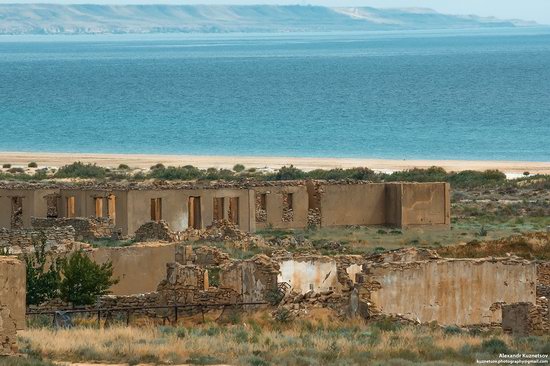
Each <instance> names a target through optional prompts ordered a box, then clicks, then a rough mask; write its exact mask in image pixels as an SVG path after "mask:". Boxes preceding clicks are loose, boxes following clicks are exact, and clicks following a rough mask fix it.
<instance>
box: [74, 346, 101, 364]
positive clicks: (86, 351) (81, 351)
mask: <svg viewBox="0 0 550 366" xmlns="http://www.w3.org/2000/svg"><path fill="white" fill-rule="evenodd" d="M74 354H75V356H76V357H77V358H78V359H79V360H82V361H100V360H101V355H100V354H99V353H98V352H97V351H96V350H95V349H93V348H92V347H87V346H84V347H79V348H77V349H76V350H75V351H74Z"/></svg>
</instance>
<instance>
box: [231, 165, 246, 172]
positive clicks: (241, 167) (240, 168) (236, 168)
mask: <svg viewBox="0 0 550 366" xmlns="http://www.w3.org/2000/svg"><path fill="white" fill-rule="evenodd" d="M245 169H246V168H245V166H244V165H242V164H235V165H234V166H233V171H235V172H237V173H240V172H242V171H244V170H245Z"/></svg>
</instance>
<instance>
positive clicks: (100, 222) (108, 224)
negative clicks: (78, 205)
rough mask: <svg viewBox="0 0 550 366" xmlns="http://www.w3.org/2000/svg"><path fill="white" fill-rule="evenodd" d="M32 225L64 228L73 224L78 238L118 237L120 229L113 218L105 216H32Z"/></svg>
mask: <svg viewBox="0 0 550 366" xmlns="http://www.w3.org/2000/svg"><path fill="white" fill-rule="evenodd" d="M31 226H32V227H33V228H35V229H46V228H64V227H68V226H71V227H72V228H73V229H74V232H75V238H76V239H77V240H94V239H111V238H114V239H118V238H120V230H118V229H116V227H115V225H114V223H113V220H111V219H109V218H104V217H99V218H97V217H89V218H87V217H76V218H42V217H32V218H31Z"/></svg>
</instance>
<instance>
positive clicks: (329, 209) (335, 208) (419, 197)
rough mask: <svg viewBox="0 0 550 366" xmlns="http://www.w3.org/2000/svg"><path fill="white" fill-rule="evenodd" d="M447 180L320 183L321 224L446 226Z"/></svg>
mask: <svg viewBox="0 0 550 366" xmlns="http://www.w3.org/2000/svg"><path fill="white" fill-rule="evenodd" d="M449 190H450V187H449V184H448V183H371V184H322V185H321V197H320V208H321V226H323V227H329V226H345V225H390V226H396V227H404V228H407V227H414V226H421V225H424V226H437V227H441V226H446V227H449V226H450V223H451V211H450V206H451V204H450V193H449Z"/></svg>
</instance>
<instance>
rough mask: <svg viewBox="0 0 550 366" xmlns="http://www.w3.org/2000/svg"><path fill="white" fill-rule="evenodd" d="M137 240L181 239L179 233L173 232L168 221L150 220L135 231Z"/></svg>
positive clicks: (168, 240) (172, 240) (170, 240)
mask: <svg viewBox="0 0 550 366" xmlns="http://www.w3.org/2000/svg"><path fill="white" fill-rule="evenodd" d="M134 239H135V241H137V242H146V241H159V240H160V241H167V242H175V241H178V240H179V235H178V233H176V232H173V231H172V230H171V229H170V227H169V226H168V224H167V223H166V221H162V220H161V221H149V222H147V223H145V224H143V225H141V226H140V227H139V228H138V229H137V230H136V233H135V236H134Z"/></svg>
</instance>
